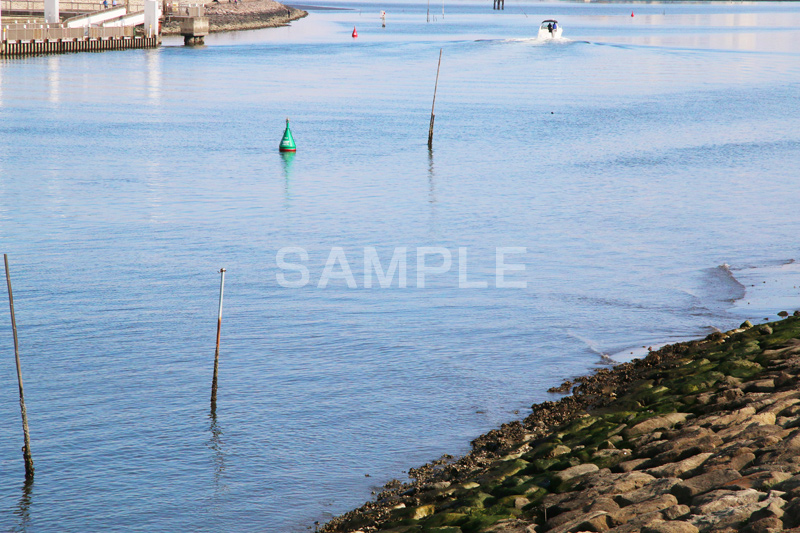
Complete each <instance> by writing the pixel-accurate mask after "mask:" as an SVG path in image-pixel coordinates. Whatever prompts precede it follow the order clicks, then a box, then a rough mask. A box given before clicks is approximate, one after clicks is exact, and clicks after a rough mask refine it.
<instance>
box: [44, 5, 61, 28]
mask: <svg viewBox="0 0 800 533" xmlns="http://www.w3.org/2000/svg"><path fill="white" fill-rule="evenodd" d="M44 21H45V22H46V23H48V24H58V23H59V22H61V16H60V13H59V10H58V0H44Z"/></svg>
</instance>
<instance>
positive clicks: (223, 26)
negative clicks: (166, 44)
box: [161, 0, 308, 35]
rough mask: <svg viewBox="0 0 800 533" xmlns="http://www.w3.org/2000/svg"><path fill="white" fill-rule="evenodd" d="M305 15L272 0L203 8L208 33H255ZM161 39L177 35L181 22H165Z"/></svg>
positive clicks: (242, 0)
mask: <svg viewBox="0 0 800 533" xmlns="http://www.w3.org/2000/svg"><path fill="white" fill-rule="evenodd" d="M307 15H308V12H307V11H303V10H302V9H295V8H293V7H289V6H285V5H283V4H281V3H279V2H274V1H272V0H237V2H236V3H233V2H228V0H221V1H219V2H209V3H208V4H205V16H206V17H208V24H209V31H211V32H220V31H234V30H255V29H259V28H275V27H278V26H285V25H287V24H288V23H289V22H291V21H293V20H297V19H301V18H303V17H305V16H307ZM161 32H162V33H163V34H164V35H178V34H180V22H179V20H177V19H172V20H167V22H165V23H164V24H163V26H162V27H161Z"/></svg>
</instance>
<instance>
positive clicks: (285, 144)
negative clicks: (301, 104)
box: [279, 118, 297, 152]
mask: <svg viewBox="0 0 800 533" xmlns="http://www.w3.org/2000/svg"><path fill="white" fill-rule="evenodd" d="M279 149H280V151H281V152H296V151H297V145H296V144H294V137H292V130H290V129H289V119H288V118H287V119H286V131H284V132H283V139H281V144H280V147H279Z"/></svg>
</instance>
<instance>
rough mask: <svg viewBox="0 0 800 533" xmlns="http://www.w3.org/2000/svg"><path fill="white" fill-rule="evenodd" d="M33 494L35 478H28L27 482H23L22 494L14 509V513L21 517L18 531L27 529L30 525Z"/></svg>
mask: <svg viewBox="0 0 800 533" xmlns="http://www.w3.org/2000/svg"><path fill="white" fill-rule="evenodd" d="M32 495H33V480H32V479H26V480H25V483H23V484H22V496H20V498H19V503H17V508H16V510H15V511H14V514H15V515H16V516H17V518H18V519H19V526H18V528H17V529H16V531H27V528H28V525H30V521H31V513H30V508H31V499H32Z"/></svg>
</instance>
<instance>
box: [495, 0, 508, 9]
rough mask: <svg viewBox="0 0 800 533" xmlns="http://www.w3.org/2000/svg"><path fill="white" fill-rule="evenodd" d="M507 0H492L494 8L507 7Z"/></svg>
mask: <svg viewBox="0 0 800 533" xmlns="http://www.w3.org/2000/svg"><path fill="white" fill-rule="evenodd" d="M505 8H506V0H492V9H505Z"/></svg>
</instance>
